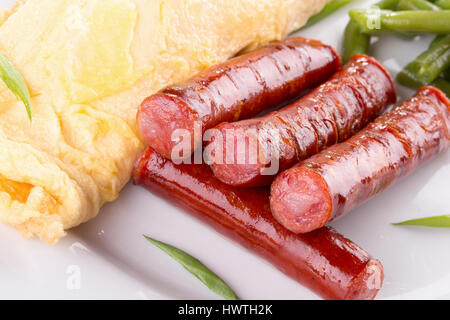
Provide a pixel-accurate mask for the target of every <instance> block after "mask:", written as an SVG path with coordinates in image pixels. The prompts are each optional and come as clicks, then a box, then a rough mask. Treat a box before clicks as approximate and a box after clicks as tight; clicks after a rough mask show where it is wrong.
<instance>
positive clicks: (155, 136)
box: [137, 37, 341, 158]
mask: <svg viewBox="0 0 450 320" xmlns="http://www.w3.org/2000/svg"><path fill="white" fill-rule="evenodd" d="M340 65H341V60H340V58H339V55H338V54H337V53H336V51H335V50H334V49H333V48H332V47H330V46H327V45H324V44H322V43H321V42H319V41H316V40H308V39H304V38H301V37H292V38H287V39H285V40H282V41H276V42H273V43H270V44H268V45H266V46H265V47H262V48H260V49H257V50H255V51H253V52H249V53H247V54H244V55H241V56H238V57H235V58H233V59H231V60H229V61H227V62H225V63H222V64H219V65H217V66H215V67H212V68H209V69H207V70H205V71H203V72H201V73H199V74H198V75H196V76H194V77H193V78H191V79H190V80H188V81H187V82H185V83H183V84H180V85H174V86H171V87H168V88H165V89H163V90H162V91H160V92H159V93H157V94H155V95H152V96H150V97H148V98H147V99H145V100H144V102H143V103H142V105H141V106H140V108H139V111H138V115H137V123H138V126H139V129H140V131H141V133H142V136H143V138H144V140H145V141H146V142H147V143H148V144H149V145H150V146H151V147H153V148H154V149H155V150H157V151H158V152H159V153H161V154H162V155H164V156H165V157H167V158H170V157H171V153H172V150H173V148H174V146H175V145H176V144H177V143H179V142H178V141H172V138H173V137H172V134H173V133H174V131H175V130H177V129H185V130H187V132H189V134H190V137H191V138H192V141H191V150H193V149H195V148H197V147H199V146H201V144H202V137H201V135H196V134H195V133H194V128H196V125H197V127H198V125H201V130H202V132H204V131H205V130H206V129H209V128H212V127H214V126H216V125H217V124H219V123H221V122H224V121H237V120H239V119H246V118H250V117H252V116H255V115H257V114H258V113H260V112H261V111H263V110H266V109H270V108H274V107H276V106H279V105H281V104H282V103H285V102H287V101H288V100H290V99H293V98H295V97H297V96H299V95H300V94H301V93H302V92H304V91H305V90H308V89H310V88H313V87H315V86H317V85H319V84H320V83H322V82H324V81H325V80H327V79H328V78H329V77H330V76H331V75H333V74H334V73H335V72H336V71H337V70H338V69H339V68H340ZM183 156H185V157H187V156H190V154H187V155H183Z"/></svg>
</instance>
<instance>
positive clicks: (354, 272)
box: [134, 147, 383, 299]
mask: <svg viewBox="0 0 450 320" xmlns="http://www.w3.org/2000/svg"><path fill="white" fill-rule="evenodd" d="M134 182H135V183H136V184H139V185H142V186H144V187H146V188H147V189H148V190H150V191H152V192H158V193H160V194H162V195H164V196H166V197H167V198H168V199H169V200H170V201H174V202H175V203H176V204H180V205H182V206H183V207H185V208H188V209H190V210H189V211H190V212H191V213H193V214H194V215H195V216H197V217H199V218H200V219H202V220H204V221H206V222H207V223H209V224H210V225H212V226H213V227H214V228H215V229H216V230H218V231H219V232H221V233H223V234H224V235H226V236H228V237H230V238H231V239H233V240H235V241H237V242H238V243H240V244H241V245H243V246H244V247H247V248H248V249H249V250H251V251H253V252H254V253H256V254H258V255H260V256H262V257H263V258H265V259H266V260H268V261H269V262H270V263H272V264H273V265H274V266H276V267H277V268H279V269H280V270H281V271H283V272H284V273H285V274H287V275H288V276H290V277H291V278H293V279H295V280H296V281H298V282H300V283H301V284H303V285H305V286H307V287H308V288H310V289H311V290H312V291H314V292H315V293H316V294H318V295H320V296H322V297H324V298H328V299H372V298H374V297H375V295H376V294H377V293H378V291H379V289H380V288H381V284H382V281H383V267H382V265H381V263H380V262H379V261H378V260H376V259H373V258H371V257H370V256H369V255H368V254H367V253H366V252H365V251H363V250H362V249H361V248H359V247H358V246H357V245H356V244H354V243H353V242H351V241H350V240H348V239H346V238H344V237H343V236H341V235H340V234H338V233H337V232H336V231H334V230H333V229H332V228H329V227H324V228H321V229H320V230H317V231H315V232H313V233H310V234H305V235H296V234H293V233H292V232H290V231H288V230H287V229H285V228H283V227H282V226H281V225H280V224H279V223H277V222H276V220H275V219H274V218H273V216H272V214H271V212H270V208H269V190H268V189H267V188H253V189H250V188H248V189H242V188H236V187H232V186H229V185H226V184H224V183H222V182H220V181H219V180H217V179H216V178H215V177H214V176H213V174H212V172H211V170H210V169H209V167H208V166H207V165H204V164H203V165H195V164H181V165H175V164H174V163H173V162H171V161H170V160H167V159H166V158H164V157H162V156H161V155H159V154H158V153H157V152H155V151H154V150H153V149H151V148H150V147H149V148H147V149H146V150H145V152H144V153H143V154H142V155H141V156H140V158H139V159H138V161H137V162H136V165H135V170H134ZM261 281H262V282H263V281H264V279H261Z"/></svg>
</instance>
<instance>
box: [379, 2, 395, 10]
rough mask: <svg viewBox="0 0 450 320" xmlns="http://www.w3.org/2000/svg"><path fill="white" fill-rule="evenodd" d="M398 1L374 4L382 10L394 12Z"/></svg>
mask: <svg viewBox="0 0 450 320" xmlns="http://www.w3.org/2000/svg"><path fill="white" fill-rule="evenodd" d="M397 4H398V0H383V1H379V2H377V3H376V4H375V6H377V7H378V8H380V9H382V10H395V9H396V8H397Z"/></svg>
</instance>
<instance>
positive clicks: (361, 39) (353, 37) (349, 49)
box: [342, 0, 398, 63]
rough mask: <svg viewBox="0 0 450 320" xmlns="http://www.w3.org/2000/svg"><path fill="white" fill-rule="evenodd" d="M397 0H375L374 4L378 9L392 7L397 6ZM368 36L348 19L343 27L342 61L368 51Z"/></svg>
mask: <svg viewBox="0 0 450 320" xmlns="http://www.w3.org/2000/svg"><path fill="white" fill-rule="evenodd" d="M397 3H398V0H383V1H380V2H377V3H376V4H375V6H377V7H378V8H380V9H392V10H394V9H395V8H396V7H397ZM369 46H370V36H369V35H367V34H364V33H362V32H361V29H360V28H359V25H358V24H357V23H356V22H354V21H352V20H350V21H349V23H348V24H347V27H346V28H345V33H344V45H343V54H342V59H343V62H344V63H346V62H347V61H348V59H350V57H351V56H352V55H354V54H357V53H364V54H367V53H368V52H369Z"/></svg>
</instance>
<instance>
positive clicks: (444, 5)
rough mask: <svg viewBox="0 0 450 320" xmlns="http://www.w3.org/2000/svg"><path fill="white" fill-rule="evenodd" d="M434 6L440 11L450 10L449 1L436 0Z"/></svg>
mask: <svg viewBox="0 0 450 320" xmlns="http://www.w3.org/2000/svg"><path fill="white" fill-rule="evenodd" d="M435 4H436V5H437V6H439V7H441V8H442V9H446V10H450V0H438V1H436V2H435Z"/></svg>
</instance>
